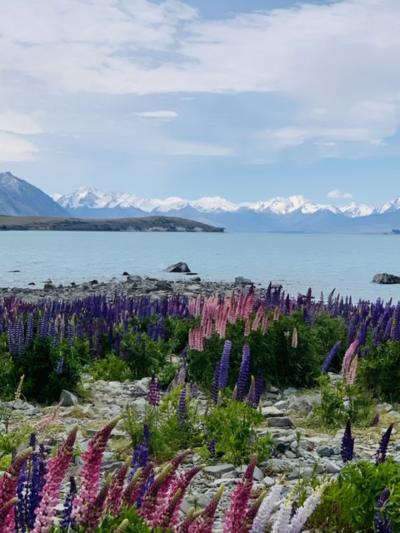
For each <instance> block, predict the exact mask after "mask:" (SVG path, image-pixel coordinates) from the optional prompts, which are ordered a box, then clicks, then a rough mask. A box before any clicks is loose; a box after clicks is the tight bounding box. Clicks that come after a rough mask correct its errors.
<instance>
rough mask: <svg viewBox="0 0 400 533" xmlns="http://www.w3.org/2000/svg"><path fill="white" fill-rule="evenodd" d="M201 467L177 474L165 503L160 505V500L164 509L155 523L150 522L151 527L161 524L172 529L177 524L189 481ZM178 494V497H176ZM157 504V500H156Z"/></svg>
mask: <svg viewBox="0 0 400 533" xmlns="http://www.w3.org/2000/svg"><path fill="white" fill-rule="evenodd" d="M200 470H201V468H200V467H198V466H195V467H193V468H191V469H190V470H188V471H187V472H185V473H184V474H180V475H177V476H176V477H175V479H174V481H173V483H172V484H171V485H170V491H169V494H168V498H167V502H166V504H164V505H162V502H160V508H163V507H164V511H163V513H162V514H161V516H160V517H159V519H158V520H157V523H156V524H152V527H155V526H158V525H159V526H161V527H162V528H171V529H173V528H174V527H175V526H176V525H177V524H178V519H179V514H180V510H181V504H182V501H183V498H184V496H185V494H186V491H187V489H188V487H189V484H190V482H191V481H192V479H193V478H194V476H196V475H197V474H198V473H199V472H200ZM177 494H179V497H177ZM157 505H158V500H157Z"/></svg>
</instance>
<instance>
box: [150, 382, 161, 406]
mask: <svg viewBox="0 0 400 533" xmlns="http://www.w3.org/2000/svg"><path fill="white" fill-rule="evenodd" d="M160 398H161V392H160V382H159V381H158V378H157V377H155V376H153V377H152V378H151V380H150V383H149V394H148V396H147V401H148V402H149V404H150V405H152V406H153V407H157V406H159V405H160Z"/></svg>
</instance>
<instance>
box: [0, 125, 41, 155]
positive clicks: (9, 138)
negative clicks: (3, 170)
mask: <svg viewBox="0 0 400 533" xmlns="http://www.w3.org/2000/svg"><path fill="white" fill-rule="evenodd" d="M37 152H38V149H37V148H36V146H35V145H34V144H32V143H31V142H30V141H27V140H26V139H23V138H21V137H18V136H17V135H13V134H11V133H5V132H2V131H0V161H28V160H31V159H32V158H33V157H34V155H35V154H36V153H37Z"/></svg>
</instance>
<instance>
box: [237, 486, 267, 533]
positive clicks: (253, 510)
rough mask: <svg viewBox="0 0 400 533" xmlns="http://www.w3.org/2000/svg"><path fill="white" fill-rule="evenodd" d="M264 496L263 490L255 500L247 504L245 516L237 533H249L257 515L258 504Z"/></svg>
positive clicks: (259, 504)
mask: <svg viewBox="0 0 400 533" xmlns="http://www.w3.org/2000/svg"><path fill="white" fill-rule="evenodd" d="M264 498H265V492H262V493H261V494H260V496H259V497H258V498H257V499H256V501H255V502H253V503H252V504H251V505H249V508H248V510H247V513H246V515H245V517H244V518H243V519H242V524H241V526H240V529H239V533H249V532H250V530H251V528H252V525H253V522H254V520H255V518H256V516H257V513H258V510H259V509H260V506H261V504H262V502H263V500H264Z"/></svg>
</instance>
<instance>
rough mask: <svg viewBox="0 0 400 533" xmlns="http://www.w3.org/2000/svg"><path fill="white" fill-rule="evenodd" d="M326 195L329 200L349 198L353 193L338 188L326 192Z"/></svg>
mask: <svg viewBox="0 0 400 533" xmlns="http://www.w3.org/2000/svg"><path fill="white" fill-rule="evenodd" d="M326 197H327V198H330V199H331V200H351V199H352V198H353V195H352V194H351V193H350V192H342V191H341V190H339V189H334V190H333V191H330V192H328V194H327V195H326Z"/></svg>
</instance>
